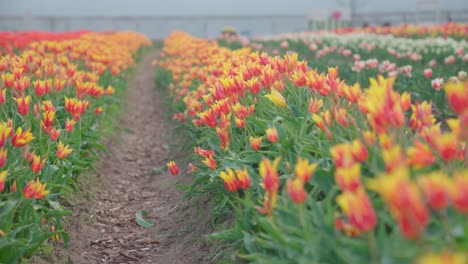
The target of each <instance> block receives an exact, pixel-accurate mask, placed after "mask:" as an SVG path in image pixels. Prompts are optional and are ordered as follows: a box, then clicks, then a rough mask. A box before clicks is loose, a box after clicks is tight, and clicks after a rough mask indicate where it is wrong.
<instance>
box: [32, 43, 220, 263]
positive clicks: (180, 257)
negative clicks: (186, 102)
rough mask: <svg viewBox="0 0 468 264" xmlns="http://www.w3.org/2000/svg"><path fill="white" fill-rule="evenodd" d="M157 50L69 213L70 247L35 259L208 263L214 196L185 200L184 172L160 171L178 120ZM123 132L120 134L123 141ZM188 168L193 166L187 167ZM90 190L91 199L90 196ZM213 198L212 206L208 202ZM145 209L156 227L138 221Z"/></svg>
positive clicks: (140, 68)
mask: <svg viewBox="0 0 468 264" xmlns="http://www.w3.org/2000/svg"><path fill="white" fill-rule="evenodd" d="M157 54H158V51H154V52H152V53H150V54H147V56H146V57H145V58H144V60H143V61H142V62H141V63H140V64H139V66H138V68H137V70H136V72H135V77H134V80H133V81H132V82H131V84H130V87H129V89H128V94H127V103H126V106H125V107H126V109H127V112H126V114H125V115H124V117H123V119H122V120H121V122H120V123H119V127H118V131H116V133H115V134H116V136H115V138H113V139H112V140H111V141H110V142H109V144H108V149H109V152H110V154H109V155H106V156H103V157H102V158H101V163H100V165H99V173H98V174H97V175H96V176H95V177H91V180H88V181H87V182H86V183H84V184H82V185H84V186H85V188H89V190H85V191H84V192H83V194H82V195H78V197H77V200H76V201H75V202H74V205H73V206H72V208H71V210H72V211H73V215H71V216H69V217H67V218H66V221H65V222H66V228H67V231H68V232H69V235H70V238H71V239H70V251H66V250H65V249H64V248H63V246H60V245H57V246H56V247H57V250H56V252H55V253H54V254H52V256H47V257H39V258H36V259H35V260H34V261H33V262H34V263H205V262H206V261H207V255H208V254H209V245H208V244H207V241H206V239H205V235H206V234H209V233H211V232H212V231H213V230H212V227H211V226H210V224H209V223H207V221H208V220H207V219H209V214H210V212H209V208H210V206H209V201H208V200H206V199H204V198H200V199H199V200H197V201H196V203H194V202H193V201H192V202H190V201H189V202H185V203H181V200H182V197H183V191H181V190H179V189H177V188H176V187H174V184H176V183H177V184H181V183H183V184H187V183H189V182H190V177H189V176H188V175H186V174H184V173H183V172H182V173H181V174H179V175H177V176H172V175H170V174H169V173H168V172H158V171H157V170H155V169H156V168H160V167H162V166H164V165H165V164H166V163H167V162H168V161H169V159H170V156H183V155H184V153H174V152H171V151H170V150H169V146H168V144H169V142H174V140H177V138H176V137H175V136H174V135H173V132H174V131H173V129H172V128H173V126H172V125H173V124H172V123H171V121H170V120H169V119H168V114H167V111H168V109H167V108H166V106H165V105H164V100H165V98H166V95H165V92H164V91H161V89H156V87H155V84H154V80H155V69H154V68H153V67H152V66H151V62H152V61H153V60H154V59H155V58H156V57H157ZM118 139H120V140H118ZM181 171H186V170H185V169H184V168H183V167H182V166H181ZM86 195H88V196H89V198H86V197H85V196H86ZM207 204H208V205H207ZM140 210H146V211H147V212H148V219H147V220H149V221H152V222H153V223H154V226H153V227H150V228H144V227H141V226H139V225H138V224H137V223H136V221H135V214H136V212H138V211H140Z"/></svg>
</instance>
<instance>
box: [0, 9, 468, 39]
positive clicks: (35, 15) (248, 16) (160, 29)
mask: <svg viewBox="0 0 468 264" xmlns="http://www.w3.org/2000/svg"><path fill="white" fill-rule="evenodd" d="M449 21H453V22H458V23H468V0H391V1H389V0H289V1H282V0H230V1H227V0H224V1H223V0H196V1H194V0H170V1H161V0H133V1H129V0H80V1H78V0H73V1H68V0H40V1H39V0H36V1H35V0H0V31H25V30H29V31H30V30H41V31H54V32H59V31H73V30H82V29H88V30H93V31H114V30H119V31H122V30H132V31H138V32H142V33H144V34H146V35H147V36H148V37H150V38H152V39H162V38H164V37H166V36H167V35H168V34H169V33H170V32H172V31H175V30H183V31H186V32H188V33H191V34H193V35H195V36H198V37H204V38H213V37H216V36H218V35H219V34H220V32H221V31H222V29H223V28H224V27H225V26H232V27H234V28H236V30H237V32H238V33H239V34H241V35H244V36H246V37H255V36H261V35H274V34H281V33H286V32H300V31H307V30H318V29H331V28H335V27H344V26H373V25H375V26H382V25H399V24H401V23H410V24H434V23H446V22H449Z"/></svg>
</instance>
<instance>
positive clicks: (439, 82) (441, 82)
mask: <svg viewBox="0 0 468 264" xmlns="http://www.w3.org/2000/svg"><path fill="white" fill-rule="evenodd" d="M431 85H432V88H434V90H436V91H439V90H440V89H441V88H442V86H443V85H444V79H443V78H435V79H434V80H432V81H431Z"/></svg>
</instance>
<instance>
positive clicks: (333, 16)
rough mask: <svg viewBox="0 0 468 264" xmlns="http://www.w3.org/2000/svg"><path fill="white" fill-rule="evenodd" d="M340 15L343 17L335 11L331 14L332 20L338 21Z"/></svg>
mask: <svg viewBox="0 0 468 264" xmlns="http://www.w3.org/2000/svg"><path fill="white" fill-rule="evenodd" d="M342 15H343V14H342V13H341V11H339V10H336V11H333V13H332V18H333V20H335V21H338V20H340V19H341V16H342Z"/></svg>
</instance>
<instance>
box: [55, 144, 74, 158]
mask: <svg viewBox="0 0 468 264" xmlns="http://www.w3.org/2000/svg"><path fill="white" fill-rule="evenodd" d="M72 151H73V149H71V148H68V145H66V146H65V145H64V144H63V143H62V141H59V144H58V146H57V158H59V159H64V158H66V157H67V156H68V155H70V153H72Z"/></svg>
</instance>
